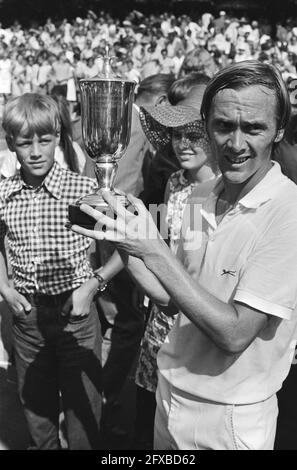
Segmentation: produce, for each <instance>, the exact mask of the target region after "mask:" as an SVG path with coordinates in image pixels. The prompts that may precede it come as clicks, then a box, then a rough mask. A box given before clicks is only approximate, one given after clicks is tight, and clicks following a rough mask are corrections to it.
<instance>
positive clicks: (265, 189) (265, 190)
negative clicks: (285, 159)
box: [238, 162, 284, 209]
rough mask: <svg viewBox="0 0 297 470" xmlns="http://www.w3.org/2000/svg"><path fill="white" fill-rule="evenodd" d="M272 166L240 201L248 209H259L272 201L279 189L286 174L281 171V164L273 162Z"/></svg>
mask: <svg viewBox="0 0 297 470" xmlns="http://www.w3.org/2000/svg"><path fill="white" fill-rule="evenodd" d="M272 163H273V166H272V168H271V169H270V170H269V171H268V172H267V173H266V175H265V176H264V178H263V179H262V180H261V181H260V182H259V183H258V184H257V185H256V186H255V187H254V188H253V189H252V190H251V191H250V192H249V193H247V194H246V195H245V196H244V197H243V198H242V199H240V200H239V201H238V204H240V205H241V206H243V207H246V208H247V209H257V208H258V207H260V206H261V205H262V204H264V203H265V202H267V201H270V200H271V199H273V198H274V196H275V195H276V194H277V192H278V191H279V186H280V183H281V180H282V179H283V177H284V175H283V174H282V172H281V169H280V165H279V164H278V163H277V162H272Z"/></svg>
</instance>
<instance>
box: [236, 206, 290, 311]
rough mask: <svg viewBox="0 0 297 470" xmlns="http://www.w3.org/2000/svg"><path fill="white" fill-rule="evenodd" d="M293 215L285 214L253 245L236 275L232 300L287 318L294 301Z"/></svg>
mask: <svg viewBox="0 0 297 470" xmlns="http://www.w3.org/2000/svg"><path fill="white" fill-rule="evenodd" d="M296 237H297V216H296V214H294V216H293V217H291V216H290V213H287V214H286V218H285V220H284V221H283V223H274V224H273V228H271V226H270V228H269V230H267V231H266V233H265V235H264V236H263V237H262V239H261V240H260V241H259V242H258V243H257V244H256V246H255V248H254V250H253V252H252V254H251V255H250V256H249V258H248V260H247V263H246V264H245V266H244V269H243V270H242V273H241V275H240V280H239V284H238V286H237V289H236V292H235V296H234V301H237V302H242V303H244V304H247V305H249V306H250V307H252V308H255V309H257V310H259V311H261V312H265V313H268V314H270V315H275V316H277V317H280V318H284V319H290V318H291V315H292V312H293V310H294V309H295V308H296V304H297V243H296Z"/></svg>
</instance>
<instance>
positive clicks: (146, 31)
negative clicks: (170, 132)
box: [0, 11, 297, 103]
mask: <svg viewBox="0 0 297 470" xmlns="http://www.w3.org/2000/svg"><path fill="white" fill-rule="evenodd" d="M107 45H108V46H109V48H110V54H111V55H112V56H114V57H115V59H114V67H115V68H116V70H117V71H118V72H119V73H120V74H122V75H124V76H126V77H127V78H128V79H132V80H135V81H136V82H140V81H141V80H143V79H144V78H146V77H148V76H150V75H153V74H156V73H172V74H173V75H174V76H175V77H178V76H179V75H180V74H181V73H182V71H184V72H185V73H187V72H190V71H194V70H195V71H201V72H203V73H206V74H207V75H208V76H210V77H211V76H213V75H214V73H215V72H217V70H218V69H220V68H222V67H224V66H226V65H227V64H229V63H232V62H239V61H242V60H246V59H252V58H254V59H259V60H261V61H263V62H269V63H272V64H274V65H276V66H277V67H278V68H279V69H280V70H281V73H282V75H283V77H284V79H285V80H288V79H290V78H291V77H293V78H294V77H297V72H296V63H297V20H296V21H294V20H293V19H288V20H287V21H286V22H285V24H277V25H276V34H274V37H272V28H271V25H269V24H268V23H267V22H260V21H256V20H251V19H249V18H247V17H242V18H235V17H232V16H230V15H228V14H226V12H224V11H221V12H220V13H219V15H218V17H214V16H213V15H212V14H210V13H204V14H202V15H201V16H200V17H199V18H198V19H197V20H196V21H194V20H193V19H192V18H190V16H188V15H181V16H179V17H176V16H174V15H172V14H169V13H163V14H161V15H158V16H157V15H154V14H151V15H149V16H144V15H143V14H142V13H140V12H138V11H133V12H132V13H130V14H129V15H128V16H126V18H125V19H124V20H122V21H120V20H119V19H117V18H115V17H112V16H111V15H110V14H109V13H105V12H101V13H99V14H98V15H96V14H95V13H94V12H93V11H89V12H88V13H87V15H86V17H85V18H80V17H77V18H75V19H74V20H73V21H68V20H67V19H64V20H63V21H60V22H58V23H55V22H53V21H52V19H51V18H48V19H47V21H46V23H45V24H44V25H40V26H38V27H35V28H30V29H28V28H27V29H26V28H23V27H22V25H21V24H20V23H19V22H18V21H15V22H14V23H13V25H12V26H10V27H7V28H3V27H2V25H1V23H0V95H1V96H3V97H4V101H6V99H7V98H8V97H9V96H11V95H13V96H18V95H21V94H23V93H24V92H31V91H33V92H39V93H51V92H52V90H53V88H54V87H58V91H59V93H62V94H63V95H64V96H65V97H67V100H68V101H69V102H70V103H71V102H72V103H75V102H76V100H77V80H78V79H80V78H91V77H94V76H96V75H97V74H98V73H100V71H101V70H102V64H103V61H102V56H103V55H104V53H105V49H106V46H107Z"/></svg>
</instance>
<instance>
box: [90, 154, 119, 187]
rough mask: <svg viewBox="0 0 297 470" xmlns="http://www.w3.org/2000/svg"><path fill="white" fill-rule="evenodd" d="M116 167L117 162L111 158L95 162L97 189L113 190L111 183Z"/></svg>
mask: <svg viewBox="0 0 297 470" xmlns="http://www.w3.org/2000/svg"><path fill="white" fill-rule="evenodd" d="M117 169H118V164H117V163H116V161H115V160H113V159H112V160H105V161H103V162H100V161H99V162H96V163H95V175H96V179H97V183H98V188H99V189H104V190H106V191H112V190H113V183H114V179H115V175H116V172H117Z"/></svg>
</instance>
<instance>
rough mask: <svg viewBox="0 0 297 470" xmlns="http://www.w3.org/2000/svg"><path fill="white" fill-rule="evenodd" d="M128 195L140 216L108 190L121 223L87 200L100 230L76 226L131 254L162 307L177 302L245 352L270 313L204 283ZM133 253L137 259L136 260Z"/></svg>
mask: <svg viewBox="0 0 297 470" xmlns="http://www.w3.org/2000/svg"><path fill="white" fill-rule="evenodd" d="M129 197H130V201H131V202H132V204H134V207H135V208H136V209H137V212H138V215H137V216H136V217H133V216H129V214H128V213H127V211H125V209H124V208H122V207H117V205H116V201H115V200H114V198H112V196H110V195H109V194H106V193H104V198H105V200H106V202H107V203H108V204H109V205H110V207H112V208H113V210H114V211H115V213H116V214H117V220H116V222H115V221H114V220H113V219H110V218H109V217H107V216H105V215H104V214H101V213H99V212H98V211H96V210H94V209H92V208H91V207H89V206H85V205H82V206H81V210H83V211H84V212H86V213H87V214H88V215H91V216H93V217H94V218H96V220H97V221H98V224H96V225H97V227H98V229H97V230H96V231H92V230H86V229H83V228H81V227H77V226H74V227H73V229H74V231H76V232H78V233H81V234H83V235H86V236H90V237H93V238H96V239H98V240H100V239H101V240H102V239H107V240H110V241H113V242H114V243H115V244H116V246H117V248H118V249H119V250H120V251H122V252H124V253H125V256H126V257H127V255H129V257H128V261H126V263H125V264H126V266H127V269H128V270H129V272H130V273H131V275H132V276H133V277H134V278H135V279H136V280H137V282H138V284H139V285H140V286H142V287H143V289H144V290H145V291H146V292H147V294H148V295H149V296H150V297H151V298H153V300H154V301H156V303H158V304H160V305H161V306H162V309H163V310H166V309H167V311H168V312H169V313H175V311H174V310H172V307H173V306H177V307H178V308H179V309H180V310H181V311H182V312H183V314H184V315H185V316H187V317H188V318H189V319H190V320H191V321H192V322H193V323H194V325H196V326H197V328H199V329H201V330H202V331H203V332H204V333H205V334H206V335H207V336H208V337H209V338H210V339H211V340H212V341H213V342H214V343H215V344H216V345H217V346H218V347H219V348H221V349H222V350H224V351H225V352H228V353H231V354H238V353H240V352H242V351H244V350H245V349H246V348H247V347H248V346H249V344H250V343H251V342H252V341H253V339H254V338H255V337H256V336H257V335H258V334H259V332H260V331H261V330H262V329H263V328H264V327H265V326H266V324H267V321H268V315H267V314H265V313H262V312H261V311H259V310H257V309H254V308H252V307H249V306H247V305H245V304H242V303H239V302H235V303H234V304H228V303H225V302H222V301H221V300H219V299H218V298H217V297H215V296H214V295H212V294H210V293H209V292H207V291H206V289H204V288H203V287H201V286H200V285H199V284H198V283H197V282H196V281H194V280H193V279H192V278H191V277H190V275H189V274H188V273H187V272H186V270H185V269H184V267H183V266H182V264H181V263H180V262H179V261H178V260H177V259H176V258H175V257H174V255H173V254H172V253H171V251H170V249H169V248H168V246H167V245H166V243H165V242H164V240H163V239H161V237H160V236H159V234H158V231H157V229H156V226H155V224H154V223H153V221H152V218H151V216H150V214H149V212H148V211H147V210H146V209H145V207H144V205H143V204H142V202H141V201H139V200H137V199H136V198H133V197H131V196H129ZM100 225H102V226H103V225H104V226H105V227H106V231H105V232H103V231H101V230H100V229H99V226H100ZM133 258H138V260H137V261H136V262H135V261H134V259H133ZM129 263H130V264H129ZM143 264H144V265H145V267H146V268H147V270H148V271H150V272H151V274H152V276H149V273H148V272H147V270H145V269H144V268H143ZM150 282H151V283H150ZM156 294H157V295H156ZM163 294H164V295H163ZM159 295H160V298H158V299H156V297H158V296H159ZM162 295H163V297H162Z"/></svg>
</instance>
